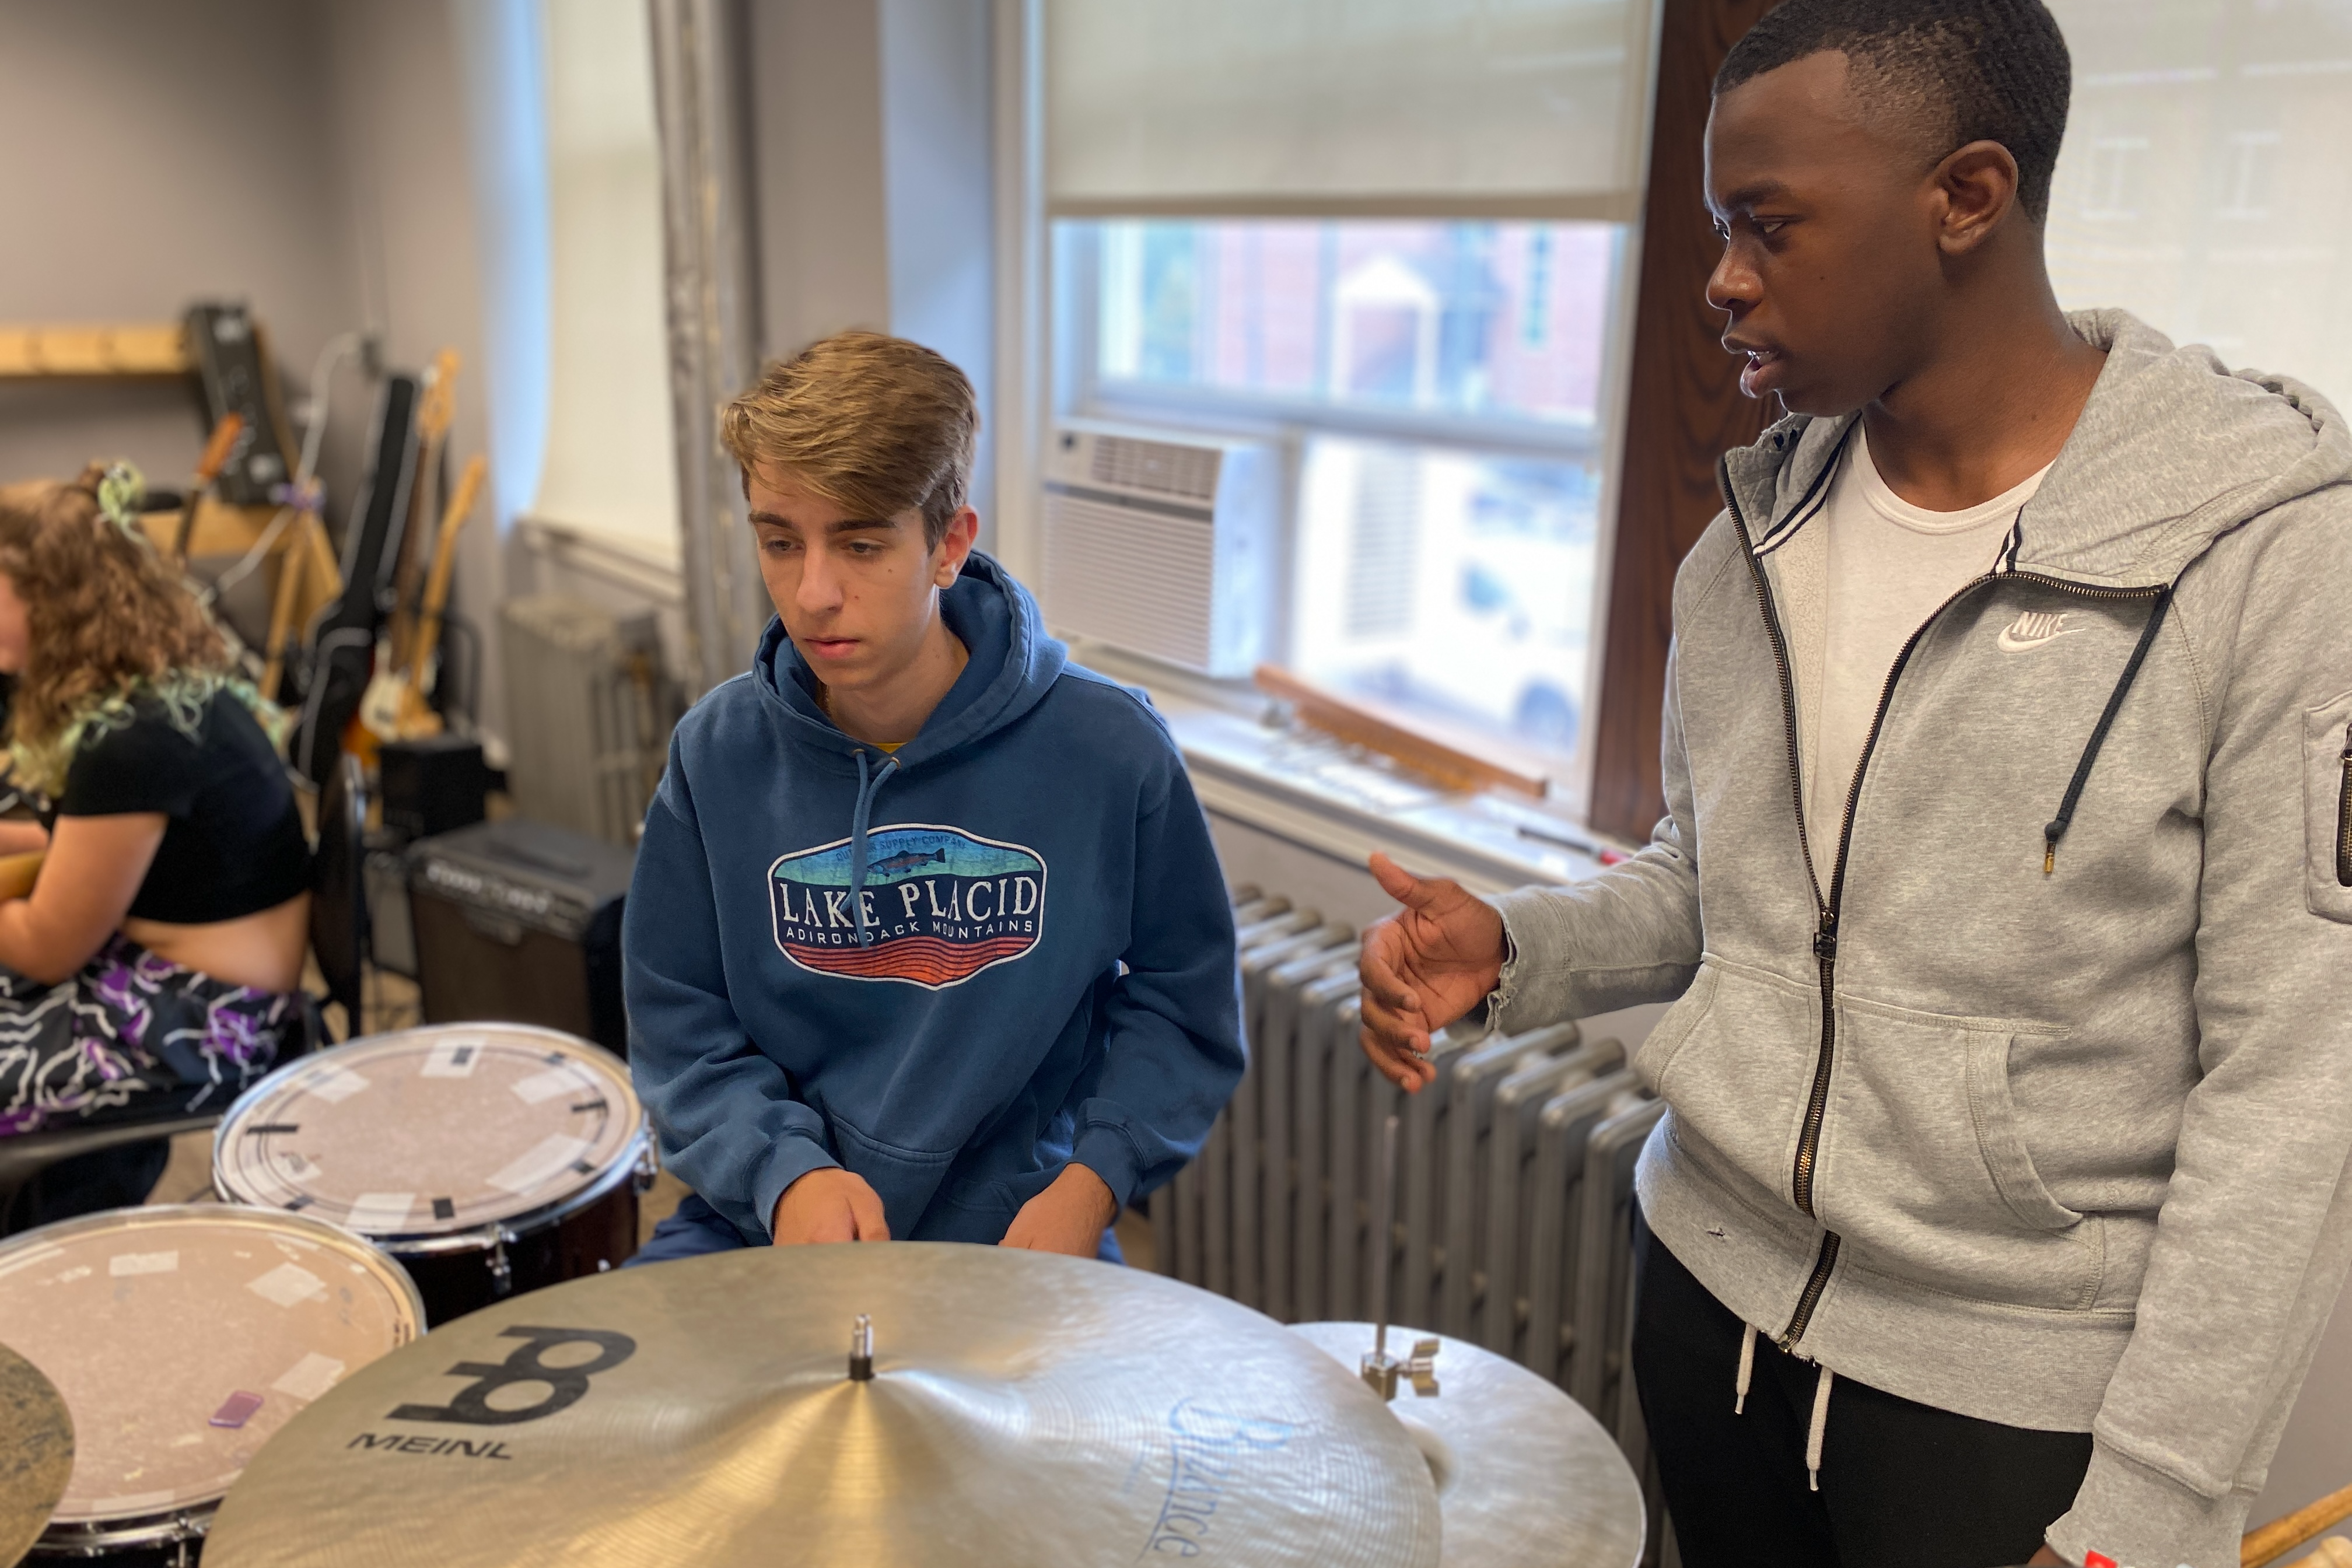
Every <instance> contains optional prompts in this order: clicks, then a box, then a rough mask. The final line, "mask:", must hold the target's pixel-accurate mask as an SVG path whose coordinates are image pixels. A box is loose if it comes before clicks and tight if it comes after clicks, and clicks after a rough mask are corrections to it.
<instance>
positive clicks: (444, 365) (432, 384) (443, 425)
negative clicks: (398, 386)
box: [416, 349, 459, 445]
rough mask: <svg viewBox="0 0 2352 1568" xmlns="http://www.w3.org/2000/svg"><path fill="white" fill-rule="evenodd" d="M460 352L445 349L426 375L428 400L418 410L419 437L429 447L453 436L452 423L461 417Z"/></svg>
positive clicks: (437, 356)
mask: <svg viewBox="0 0 2352 1568" xmlns="http://www.w3.org/2000/svg"><path fill="white" fill-rule="evenodd" d="M458 363H459V361H458V358H457V350H456V349H443V350H442V351H441V352H440V353H437V354H435V355H434V356H433V368H432V369H431V370H430V371H427V372H426V373H425V397H424V401H423V402H422V403H420V404H419V405H418V406H417V410H416V428H417V433H418V435H419V436H420V437H422V438H423V439H424V441H425V443H426V444H427V445H433V444H436V443H438V442H439V441H440V439H441V438H442V437H444V436H446V435H447V434H448V433H449V421H450V420H452V419H453V418H455V417H456V416H457V366H458Z"/></svg>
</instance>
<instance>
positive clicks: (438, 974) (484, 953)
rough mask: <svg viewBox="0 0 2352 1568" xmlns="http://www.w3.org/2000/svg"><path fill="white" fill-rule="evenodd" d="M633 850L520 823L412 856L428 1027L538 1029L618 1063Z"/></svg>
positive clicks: (476, 829)
mask: <svg viewBox="0 0 2352 1568" xmlns="http://www.w3.org/2000/svg"><path fill="white" fill-rule="evenodd" d="M635 862H636V856H635V852H634V851H632V850H628V849H624V848H621V847H617V846H615V845H611V844H606V843H604V842H603V841H601V840H599V839H594V838H590V837H585V836H583V835H582V834H578V833H573V832H571V831H569V830H568V829H565V828H562V827H557V826H552V825H551V824H549V823H544V822H534V821H531V820H530V818H528V817H509V818H507V819H506V820H504V821H501V822H482V823H477V824H475V825H474V826H471V827H461V828H459V829H458V830H457V831H456V832H455V833H444V834H441V835H439V836H437V837H432V838H423V839H419V840H418V841H417V842H415V844H412V845H410V846H409V847H408V907H409V915H410V921H411V924H412V926H413V928H414V930H415V942H416V948H415V955H416V979H417V985H418V988H419V991H420V993H421V999H422V1003H423V1010H424V1016H425V1022H426V1023H428V1024H459V1023H470V1022H476V1021H490V1020H498V1021H504V1022H508V1023H516V1024H542V1025H545V1026H547V1027H549V1028H551V1029H562V1030H564V1031H566V1032H567V1033H570V1034H574V1035H579V1036H583V1037H585V1038H588V1039H591V1040H593V1041H595V1042H596V1043H597V1044H598V1045H600V1046H603V1047H605V1048H606V1049H607V1050H611V1051H614V1052H618V1053H620V1054H622V1055H626V1054H627V1051H628V1024H627V1019H626V1016H625V1013H624V1012H623V1009H622V1004H621V901H622V900H623V898H624V897H625V895H626V894H627V892H628V890H629V873H630V871H631V870H632V869H633V868H634V867H635Z"/></svg>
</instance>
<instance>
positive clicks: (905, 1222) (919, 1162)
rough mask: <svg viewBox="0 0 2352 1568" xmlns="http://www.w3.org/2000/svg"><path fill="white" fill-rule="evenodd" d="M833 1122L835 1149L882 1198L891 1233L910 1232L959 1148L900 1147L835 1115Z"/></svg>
mask: <svg viewBox="0 0 2352 1568" xmlns="http://www.w3.org/2000/svg"><path fill="white" fill-rule="evenodd" d="M831 1121H832V1124H833V1142H834V1152H835V1153H836V1154H837V1155H838V1156H839V1157H840V1160H841V1163H842V1164H843V1165H844V1166H845V1167H847V1168H848V1170H849V1171H850V1172H852V1173H854V1174H856V1175H859V1176H863V1177H864V1178H865V1179H866V1185H867V1186H870V1187H872V1188H873V1189H874V1192H875V1195H876V1196H877V1197H879V1198H880V1199H881V1200H882V1210H883V1214H884V1215H885V1217H887V1219H888V1221H889V1222H890V1234H891V1236H892V1237H896V1238H898V1239H900V1240H903V1239H905V1238H906V1237H908V1235H910V1234H912V1232H913V1230H914V1228H915V1222H916V1221H917V1220H919V1219H920V1218H922V1217H923V1211H924V1210H926V1209H928V1208H929V1207H930V1206H931V1199H932V1198H933V1197H934V1196H936V1195H937V1194H938V1193H939V1190H940V1182H941V1181H942V1180H943V1179H944V1178H945V1177H946V1175H947V1173H948V1167H949V1166H950V1165H951V1164H953V1163H955V1157H956V1154H957V1152H958V1151H956V1150H953V1149H948V1150H941V1151H934V1150H928V1149H902V1148H900V1147H898V1145H897V1144H895V1143H885V1142H882V1141H881V1140H880V1139H878V1138H874V1137H869V1136H868V1135H866V1133H864V1132H862V1131H858V1130H857V1129H856V1128H855V1127H853V1126H851V1125H850V1124H849V1123H848V1122H846V1121H843V1120H842V1119H841V1118H840V1117H838V1116H836V1117H834V1118H832V1119H831Z"/></svg>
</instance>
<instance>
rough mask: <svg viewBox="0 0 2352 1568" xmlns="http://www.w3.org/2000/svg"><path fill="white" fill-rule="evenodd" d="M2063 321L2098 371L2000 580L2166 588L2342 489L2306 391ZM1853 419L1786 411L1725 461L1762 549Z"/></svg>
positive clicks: (2081, 317) (2341, 439)
mask: <svg viewBox="0 0 2352 1568" xmlns="http://www.w3.org/2000/svg"><path fill="white" fill-rule="evenodd" d="M2067 319H2068V321H2071V322H2072V323H2073V325H2074V331H2076V332H2077V333H2078V334H2080V335H2081V337H2082V338H2083V340H2084V342H2089V343H2092V344H2095V345H2096V346H2097V347H2099V348H2103V349H2105V351H2106V353H2107V363H2106V365H2105V368H2104V369H2102V370H2101V371H2100V373H2099V378H2098V380H2097V382H2096V383H2095V384H2094V385H2093V386H2092V388H2091V395H2090V399H2089V401H2087V402H2086V403H2084V405H2083V412H2082V415H2081V416H2080V417H2079V418H2078V419H2077V420H2076V421H2075V425H2074V433H2073V434H2072V435H2070V436H2069V437H2067V440H2066V445H2065V447H2063V449H2062V450H2061V451H2060V452H2059V454H2058V459H2057V461H2056V462H2055V463H2054V464H2053V465H2052V467H2051V469H2050V473H2049V476H2048V477H2047V478H2046V479H2043V480H2042V488H2041V489H2039V490H2038V491H2037V492H2035V494H2034V497H2033V499H2032V500H2031V501H2029V502H2027V503H2026V505H2025V507H2024V509H2023V510H2022V511H2021V513H2020V515H2019V518H2018V521H2017V523H2016V525H2015V526H2014V527H2013V528H2012V529H2011V534H2010V538H2009V540H2008V542H2006V543H2005V544H2004V546H2003V548H2002V552H2001V564H2000V570H2002V571H2004V572H2025V573H2035V574H2041V575H2043V576H2048V577H2056V578H2060V579H2062V580H2063V581H2065V582H2068V583H2074V584H2081V585H2083V586H2084V587H2092V588H2114V589H2135V590H2147V589H2152V588H2157V587H2161V586H2165V585H2168V584H2171V583H2173V582H2174V581H2175V580H2177V579H2178V578H2179V575H2180V574H2181V573H2182V572H2183V571H2184V570H2185V569H2187V567H2188V566H2189V563H2191V562H2192V561H2195V560H2196V559H2197V558H2198V557H2199V556H2200V555H2202V554H2204V553H2205V552H2206V551H2207V550H2208V549H2210V547H2211V545H2212V543H2213V542H2214V541H2215V540H2217V539H2219V538H2221V535H2223V534H2225V533H2227V532H2229V531H2231V529H2234V528H2236V527H2238V526H2239V525H2241V524H2242V523H2243V522H2245V521H2247V520H2248V519H2250V518H2253V517H2257V516H2259V515H2261V514H2262V513H2263V512H2265V511H2268V510H2271V509H2272V508H2273V507H2276V506H2279V505H2281V504H2282V503H2284V502H2286V501H2289V500H2294V499H2295V498H2296V497H2298V496H2303V495H2307V494H2309V493H2311V492H2312V491H2315V490H2317V489H2324V488H2325V487H2326V486H2329V485H2334V484H2341V483H2344V482H2346V481H2347V479H2352V429H2347V426H2346V425H2345V422H2344V416H2342V415H2341V414H2339V413H2337V412H2336V409H2335V407H2334V406H2333V405H2330V404H2329V403H2328V401H2327V400H2326V398H2325V397H2322V396H2321V395H2319V394H2318V393H2317V392H2315V391H2314V390H2313V389H2312V388H2310V387H2308V386H2306V385H2305V384H2303V383H2301V382H2299V381H2295V380H2294V379H2293V378H2291V377H2288V376H2282V375H2272V374H2268V373H2266V372H2263V371H2254V370H2242V371H2234V372H2233V371H2231V370H2230V369H2229V368H2228V367H2226V366H2225V365H2223V364H2222V363H2221V361H2220V360H2219V359H2217V358H2216V357H2215V356H2214V354H2213V352H2212V350H2210V349H2208V348H2206V347H2204V346H2202V345H2201V344H2193V343H2192V344H2190V345H2189V346H2187V347H2176V346H2175V345H2174V343H2173V342H2172V341H2171V340H2170V339H2169V338H2167V337H2166V336H2165V335H2164V334H2163V333H2162V332H2159V331H2157V330H2156V329H2155V328H2153V327H2150V326H2148V325H2147V323H2145V322H2143V321H2139V320H2138V319H2137V318H2136V317H2134V316H2133V315H2132V314H2131V313H2130V312H2129V311H2127V310H2079V311H2075V312H2073V313H2072V314H2070V315H2069V317H2068V318H2067ZM1860 417H1861V416H1860V414H1859V413H1856V414H1849V415H1845V416H1841V417H1839V418H1835V419H1822V418H1814V417H1812V416H1808V415H1801V414H1799V415H1791V416H1789V417H1788V418H1786V419H1784V420H1781V421H1780V423H1778V424H1776V425H1774V426H1772V427H1771V428H1770V429H1769V430H1768V431H1766V432H1765V434H1764V437H1763V438H1762V439H1761V440H1759V442H1757V444H1756V445H1754V446H1752V447H1744V448H1742V449H1740V450H1738V451H1736V452H1733V453H1731V454H1729V455H1728V456H1727V458H1726V460H1725V461H1726V468H1727V475H1728V478H1729V479H1730V482H1731V487H1732V489H1733V491H1734V493H1735V494H1736V495H1737V496H1738V500H1739V503H1740V506H1741V508H1742V510H1743V511H1744V512H1745V514H1746V516H1747V520H1748V527H1749V530H1750V531H1751V533H1752V534H1753V535H1754V537H1755V540H1756V542H1757V545H1758V546H1759V548H1763V547H1765V546H1766V545H1767V543H1768V542H1769V541H1770V540H1771V539H1772V538H1774V537H1775V536H1778V535H1780V534H1781V533H1783V532H1784V531H1786V530H1787V529H1789V528H1790V525H1792V524H1795V525H1798V526H1801V522H1800V518H1799V514H1801V513H1805V512H1809V511H1810V510H1811V509H1812V507H1813V505H1814V503H1815V502H1817V501H1818V500H1820V499H1821V492H1822V490H1823V489H1826V485H1825V483H1824V481H1825V480H1826V479H1827V477H1828V473H1829V471H1830V469H1831V468H1833V467H1834V465H1835V463H1836V459H1837V455H1838V453H1839V451H1840V449H1841V448H1842V447H1843V445H1844V443H1845V441H1846V438H1847V436H1848V434H1849V433H1850V432H1851V431H1852V429H1853V425H1854V423H1855V421H1856V420H1858V419H1859V418H1860ZM1768 520H1769V521H1768Z"/></svg>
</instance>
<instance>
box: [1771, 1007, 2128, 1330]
mask: <svg viewBox="0 0 2352 1568" xmlns="http://www.w3.org/2000/svg"><path fill="white" fill-rule="evenodd" d="M2064 1037H2065V1032H2064V1031H2063V1030H2059V1029H2051V1028H2045V1027H2042V1026H2037V1025H2033V1024H2029V1023H2019V1022H2013V1021H2009V1020H2003V1019H1997V1018H1955V1017H1946V1016H1940V1015H1937V1014H1930V1013H1917V1012H1913V1011H1910V1010H1908V1009H1906V1008H1899V1007H1889V1006H1885V1005H1879V1004H1876V1003H1867V1002H1857V1001H1853V1000H1850V999H1847V1000H1842V1001H1841V1002H1840V1003H1839V1005H1838V1042H1839V1045H1838V1056H1837V1068H1836V1071H1835V1074H1834V1076H1833V1077H1832V1080H1831V1087H1830V1100H1829V1108H1828V1112H1827V1114H1826V1115H1825V1116H1824V1117H1823V1119H1822V1142H1821V1155H1820V1162H1819V1164H1818V1166H1817V1167H1816V1175H1815V1180H1814V1189H1813V1191H1814V1204H1815V1207H1816V1209H1817V1210H1818V1211H1819V1214H1820V1217H1821V1219H1822V1223H1823V1224H1824V1225H1826V1226H1829V1227H1830V1228H1831V1229H1832V1230H1834V1231H1837V1232H1838V1233H1839V1234H1840V1235H1842V1236H1843V1237H1845V1238H1846V1240H1847V1242H1848V1244H1849V1245H1850V1246H1851V1247H1853V1256H1854V1261H1855V1262H1856V1263H1858V1264H1860V1265H1861V1266H1863V1267H1864V1268H1870V1269H1872V1270H1874V1271H1875V1272H1878V1273H1881V1274H1886V1275H1891V1276H1893V1277H1895V1278H1897V1279H1908V1280H1911V1281H1913V1282H1915V1283H1917V1284H1921V1285H1926V1286H1928V1287H1930V1288H1932V1289H1937V1290H1941V1291H1945V1292H1948V1293H1949V1294H1952V1295H1956V1296H1966V1297H1971V1298H1975V1299H1979V1300H1991V1301H1999V1302H2004V1303H2010V1304H2014V1305H2019V1306H2034V1307H2046V1308H2054V1309H2060V1310H2080V1309H2083V1308H2086V1307H2088V1306H2090V1305H2091V1303H2092V1302H2093V1301H2094V1300H2095V1299H2096V1297H2097V1294H2098V1289H2099V1283H2100V1279H2101V1274H2102V1247H2101V1237H2100V1226H2098V1225H2097V1224H2096V1223H2095V1222H2094V1223H2085V1216H2084V1215H2081V1214H2078V1213H2076V1212H2075V1211H2074V1210H2073V1209H2071V1208H2068V1207H2067V1206H2066V1205H2064V1204H2062V1203H2060V1202H2059V1201H2058V1199H2057V1198H2056V1196H2055V1195H2053V1194H2052V1193H2051V1191H2050V1189H2049V1187H2048V1186H2047V1185H2045V1184H2043V1182H2042V1173H2041V1172H2040V1171H2039V1170H2038V1169H2036V1167H2035V1165H2034V1161H2033V1153H2032V1148H2031V1147H2030V1146H2029V1144H2028V1142H2027V1139H2026V1136H2025V1129H2024V1128H2023V1126H2022V1125H2021V1119H2020V1117H2019V1114H2018V1110H2017V1102H2016V1100H2015V1098H2014V1097H2013V1096H2012V1094H2011V1087H2010V1086H2011V1072H2012V1070H2013V1069H2014V1068H2015V1058H2018V1057H2020V1056H2021V1055H2024V1054H2027V1053H2030V1052H2031V1051H2032V1049H2033V1048H2035V1047H2050V1046H2053V1045H2055V1044H2057V1043H2058V1042H2060V1041H2062V1040H2063V1039H2064Z"/></svg>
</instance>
